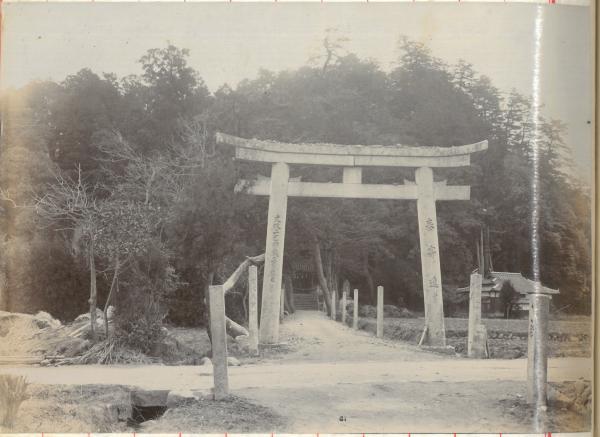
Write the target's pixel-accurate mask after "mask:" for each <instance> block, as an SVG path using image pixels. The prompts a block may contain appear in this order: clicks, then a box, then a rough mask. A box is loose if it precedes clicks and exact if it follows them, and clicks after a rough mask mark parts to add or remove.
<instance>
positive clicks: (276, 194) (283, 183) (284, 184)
mask: <svg viewBox="0 0 600 437" xmlns="http://www.w3.org/2000/svg"><path fill="white" fill-rule="evenodd" d="M289 176H290V170H289V167H288V165H287V164H285V163H282V162H278V163H275V164H273V167H272V168H271V191H270V197H269V215H268V224H267V245H266V250H265V271H264V279H263V291H262V306H261V313H260V341H261V343H265V344H273V343H277V342H278V341H279V312H280V311H281V310H280V300H281V275H282V269H283V245H284V241H285V221H286V215H287V189H288V180H289Z"/></svg>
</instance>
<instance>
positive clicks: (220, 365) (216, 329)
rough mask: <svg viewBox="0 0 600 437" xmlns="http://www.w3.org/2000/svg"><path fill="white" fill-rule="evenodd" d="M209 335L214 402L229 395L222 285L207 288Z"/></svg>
mask: <svg viewBox="0 0 600 437" xmlns="http://www.w3.org/2000/svg"><path fill="white" fill-rule="evenodd" d="M208 293H209V298H210V306H209V311H210V333H211V337H212V338H211V340H212V362H213V379H214V389H213V395H214V398H215V400H216V401H219V400H221V399H225V398H226V397H227V396H228V395H229V379H228V376H227V333H226V332H225V293H223V286H222V285H211V286H209V287H208Z"/></svg>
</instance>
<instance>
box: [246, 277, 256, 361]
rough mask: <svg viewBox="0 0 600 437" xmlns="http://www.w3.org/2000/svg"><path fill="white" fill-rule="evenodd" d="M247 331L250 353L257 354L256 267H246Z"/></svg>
mask: <svg viewBox="0 0 600 437" xmlns="http://www.w3.org/2000/svg"><path fill="white" fill-rule="evenodd" d="M248 331H249V333H250V338H249V342H250V353H251V354H253V355H258V268H257V267H256V266H250V267H248Z"/></svg>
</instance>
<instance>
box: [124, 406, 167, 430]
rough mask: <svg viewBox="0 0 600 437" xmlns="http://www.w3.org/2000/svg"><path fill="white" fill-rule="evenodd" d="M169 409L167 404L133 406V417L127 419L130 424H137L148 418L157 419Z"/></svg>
mask: <svg viewBox="0 0 600 437" xmlns="http://www.w3.org/2000/svg"><path fill="white" fill-rule="evenodd" d="M165 411H167V406H166V405H157V406H149V407H148V406H145V407H141V406H138V405H132V406H131V417H130V418H129V419H128V420H127V422H128V425H130V426H133V427H135V426H137V425H140V424H141V423H143V422H145V421H147V420H153V419H157V418H159V417H160V416H162V415H163V414H165Z"/></svg>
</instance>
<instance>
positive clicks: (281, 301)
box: [279, 287, 285, 322]
mask: <svg viewBox="0 0 600 437" xmlns="http://www.w3.org/2000/svg"><path fill="white" fill-rule="evenodd" d="M284 311H285V288H283V287H281V297H280V298H279V321H280V322H281V321H283V314H284Z"/></svg>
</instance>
